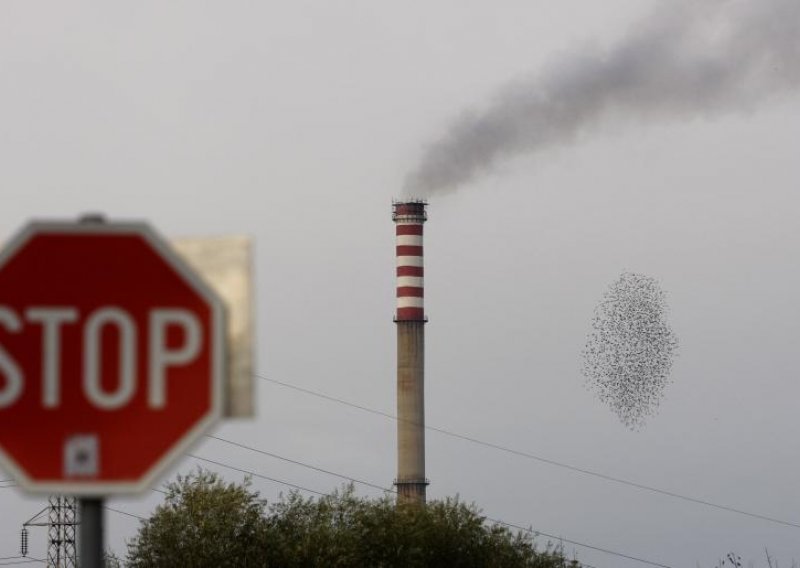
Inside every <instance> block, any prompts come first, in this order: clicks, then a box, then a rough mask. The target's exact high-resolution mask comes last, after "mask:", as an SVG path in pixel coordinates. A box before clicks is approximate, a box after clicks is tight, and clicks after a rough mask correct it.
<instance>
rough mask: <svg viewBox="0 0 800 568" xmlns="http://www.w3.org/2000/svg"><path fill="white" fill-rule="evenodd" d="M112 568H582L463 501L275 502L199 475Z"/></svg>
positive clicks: (342, 498) (291, 498) (246, 487)
mask: <svg viewBox="0 0 800 568" xmlns="http://www.w3.org/2000/svg"><path fill="white" fill-rule="evenodd" d="M109 565H111V566H114V565H116V566H126V567H130V568H156V567H172V566H175V567H178V566H180V567H187V568H201V567H202V568H205V567H227V566H236V567H269V568H317V567H319V568H322V567H325V568H331V567H339V568H350V567H353V568H356V567H357V568H367V567H375V568H444V567H447V568H450V567H452V568H579V567H580V564H579V563H578V562H577V561H575V560H570V559H567V558H566V557H565V556H564V554H563V552H562V550H561V549H560V547H558V546H553V545H552V544H548V545H546V546H545V547H544V548H541V549H539V548H537V546H536V544H535V543H534V541H533V539H532V538H531V536H530V535H529V534H528V533H525V532H512V531H511V530H509V529H507V528H506V527H503V526H499V525H494V524H489V523H487V522H486V520H485V518H484V517H482V516H481V514H480V512H479V511H478V510H477V508H476V507H475V506H474V505H467V504H465V503H463V502H461V501H460V500H458V499H446V500H444V501H433V502H431V503H429V504H428V505H427V506H425V507H418V506H401V507H398V506H396V505H395V502H394V499H392V498H391V496H386V497H384V498H381V499H368V498H364V497H358V496H357V495H355V493H354V491H353V489H352V487H346V488H344V489H343V490H341V491H338V492H335V493H333V494H331V495H326V496H322V497H316V498H306V497H303V496H301V495H300V494H299V493H297V492H293V493H290V494H288V495H286V496H284V497H282V498H281V499H280V500H279V501H277V502H275V503H267V502H266V501H265V500H263V499H261V498H260V497H259V494H258V492H257V491H254V490H253V489H252V488H251V486H250V483H249V481H248V480H245V481H244V482H243V483H230V482H225V481H223V480H222V479H221V478H220V477H219V476H218V475H217V474H215V473H212V472H209V471H205V470H198V471H196V472H194V473H191V474H189V475H187V476H178V478H177V479H176V480H175V481H173V482H171V483H169V484H168V485H167V487H166V496H165V498H164V502H163V503H162V504H161V505H159V506H158V507H157V508H156V510H155V512H154V513H153V515H152V516H151V517H150V518H148V519H147V520H144V521H142V522H141V525H140V527H139V530H138V533H137V535H136V536H135V537H134V538H133V539H132V540H131V541H129V542H128V549H127V553H126V555H125V559H124V561H123V560H120V559H117V558H116V557H114V555H110V557H109Z"/></svg>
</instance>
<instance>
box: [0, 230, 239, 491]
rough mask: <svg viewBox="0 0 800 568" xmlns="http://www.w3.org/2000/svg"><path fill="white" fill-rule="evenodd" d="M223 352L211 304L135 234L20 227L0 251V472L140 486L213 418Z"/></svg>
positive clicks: (43, 485)
mask: <svg viewBox="0 0 800 568" xmlns="http://www.w3.org/2000/svg"><path fill="white" fill-rule="evenodd" d="M224 347H225V339H224V308H223V305H222V303H221V301H220V300H219V299H218V298H217V296H216V294H215V293H214V292H213V291H212V290H211V289H210V288H209V287H208V286H207V285H206V284H204V283H203V282H202V281H201V280H200V278H198V276H197V275H195V274H194V272H193V271H192V270H191V269H190V268H189V267H188V266H187V265H186V264H185V263H184V262H183V260H181V259H180V258H179V257H178V256H177V255H176V254H175V253H174V252H173V251H172V250H171V249H170V248H169V246H168V245H167V244H166V243H165V242H164V241H163V240H162V239H160V238H159V237H158V236H157V235H156V234H155V233H154V232H153V231H152V230H151V229H150V228H149V227H148V226H147V225H146V224H141V223H109V224H105V223H92V224H74V223H33V224H30V225H28V226H27V227H26V228H25V229H23V230H22V231H21V232H20V234H18V235H17V236H16V237H15V238H14V239H13V240H12V241H11V242H10V244H9V245H8V246H7V247H6V248H5V249H4V250H3V251H2V253H0V466H2V467H3V468H4V469H7V470H9V471H11V472H12V473H13V474H14V476H15V477H16V478H17V480H18V482H19V483H20V484H21V485H22V486H23V487H25V488H27V489H29V490H31V491H36V492H47V493H70V494H77V495H105V494H109V493H131V492H138V491H141V490H143V489H145V488H147V487H148V486H150V485H151V484H152V482H153V480H154V479H155V478H156V477H157V476H158V475H159V474H161V473H162V472H163V471H164V470H165V469H166V468H167V467H168V466H169V465H170V463H171V462H172V461H174V459H175V458H177V456H179V455H180V454H181V453H183V452H184V451H185V450H186V449H187V447H188V446H189V445H190V444H191V443H192V442H193V441H195V440H196V439H197V438H198V437H200V436H201V435H202V434H203V433H204V432H205V431H206V429H207V428H209V427H210V426H211V425H212V424H213V423H214V422H216V421H217V420H218V419H219V416H220V413H221V408H222V381H223V374H224V363H225V349H224Z"/></svg>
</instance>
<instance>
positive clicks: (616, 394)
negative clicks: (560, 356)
mask: <svg viewBox="0 0 800 568" xmlns="http://www.w3.org/2000/svg"><path fill="white" fill-rule="evenodd" d="M667 312H668V306H667V302H666V294H665V293H664V291H663V290H662V289H661V287H660V286H659V283H658V282H657V281H656V280H655V279H654V278H651V277H649V276H645V275H642V274H635V273H631V272H626V273H623V274H622V275H621V276H620V277H619V279H618V280H616V281H615V282H614V283H613V284H611V286H610V287H609V289H608V291H607V292H606V293H605V294H604V295H603V298H602V301H601V302H600V303H599V304H598V306H597V308H595V314H594V318H593V319H592V325H591V331H590V332H589V335H588V337H587V340H586V347H585V348H584V351H583V359H584V360H583V373H584V375H585V376H586V385H587V387H588V388H589V389H590V390H592V391H594V392H595V393H596V395H597V397H598V398H599V399H600V400H601V401H603V402H604V403H605V404H607V405H608V406H609V408H610V409H611V410H612V411H613V412H614V413H615V414H616V415H617V416H618V417H619V419H620V421H621V422H622V423H623V424H624V425H625V426H627V427H628V428H630V429H632V430H637V429H639V428H641V427H642V426H644V424H645V422H646V420H647V418H648V417H650V416H652V415H653V414H654V413H655V411H656V410H657V409H658V405H659V403H660V402H661V400H662V398H663V396H664V390H665V388H666V386H667V384H669V383H670V381H671V378H670V377H671V370H672V362H673V358H674V356H675V354H676V352H677V348H678V339H677V337H676V335H675V333H674V332H673V331H672V329H671V328H670V326H669V323H668V322H667V317H666V316H667Z"/></svg>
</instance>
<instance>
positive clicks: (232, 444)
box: [206, 435, 395, 493]
mask: <svg viewBox="0 0 800 568" xmlns="http://www.w3.org/2000/svg"><path fill="white" fill-rule="evenodd" d="M206 437H207V438H211V439H213V440H218V441H220V442H225V443H226V444H230V445H231V446H236V447H237V448H242V449H244V450H249V451H251V452H256V453H258V454H261V455H264V456H268V457H271V458H275V459H279V460H281V461H285V462H289V463H293V464H295V465H299V466H302V467H305V468H308V469H313V470H314V471H319V472H320V473H326V474H328V475H333V476H334V477H339V478H341V479H344V480H347V481H352V482H355V483H360V484H361V485H366V486H367V487H372V488H374V489H380V490H381V491H390V492H392V493H395V491H394V490H393V489H390V488H388V487H383V486H382V485H378V484H376V483H371V482H369V481H364V480H363V479H355V478H353V477H348V476H346V475H341V474H339V473H336V472H335V471H330V470H327V469H322V468H321V467H317V466H314V465H310V464H307V463H303V462H300V461H296V460H293V459H290V458H287V457H283V456H279V455H278V454H273V453H272V452H267V451H265V450H260V449H258V448H254V447H252V446H246V445H245V444H240V443H239V442H234V441H233V440H226V439H225V438H220V437H219V436H212V435H208V436H206Z"/></svg>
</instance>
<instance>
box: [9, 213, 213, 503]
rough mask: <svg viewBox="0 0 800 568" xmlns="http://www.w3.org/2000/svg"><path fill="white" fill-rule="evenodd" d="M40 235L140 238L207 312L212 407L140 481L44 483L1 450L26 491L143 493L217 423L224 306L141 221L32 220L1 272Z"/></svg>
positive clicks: (11, 246) (16, 239)
mask: <svg viewBox="0 0 800 568" xmlns="http://www.w3.org/2000/svg"><path fill="white" fill-rule="evenodd" d="M42 234H91V235H104V234H108V235H138V236H141V237H142V238H144V239H145V241H147V243H148V244H150V246H151V247H153V249H154V250H155V251H156V252H157V253H158V254H159V255H161V257H162V258H163V259H164V260H166V261H167V263H168V264H169V265H170V266H171V267H172V269H173V270H175V272H177V273H178V275H179V276H181V277H182V278H183V279H184V281H186V282H187V283H188V284H189V285H190V286H191V287H192V289H193V290H194V291H195V292H196V293H197V294H198V295H199V296H200V297H202V298H203V299H204V300H206V302H208V304H209V306H210V307H211V336H212V337H211V341H212V351H211V368H212V377H211V381H212V384H211V388H212V392H211V408H210V409H209V411H208V412H207V413H206V415H205V416H203V417H202V418H201V419H200V420H199V421H198V422H197V423H196V424H195V425H194V426H193V427H192V428H191V429H190V430H189V431H188V432H187V433H186V434H185V435H184V436H183V438H181V440H180V441H178V443H177V444H175V445H174V446H173V447H172V448H171V449H170V450H169V451H167V453H166V454H164V455H163V456H162V457H161V459H159V460H158V461H157V462H156V463H155V464H154V465H153V466H152V467H151V468H150V469H149V470H148V471H147V472H146V473H145V474H144V475H143V476H142V478H141V479H140V480H139V481H134V482H108V481H87V482H85V483H74V482H66V481H64V482H62V481H54V482H46V481H45V482H43V481H37V480H33V479H30V478H28V476H27V475H26V474H25V472H24V471H23V470H22V468H21V467H19V466H17V464H16V462H15V461H14V460H13V458H12V457H11V456H10V455H9V454H7V453H6V452H5V451H4V450H3V448H2V446H0V465H2V467H3V469H6V470H7V471H8V472H9V473H10V474H11V475H12V476H13V477H14V479H15V480H16V481H17V483H19V485H20V486H21V487H22V489H24V490H25V491H28V492H30V493H42V494H54V493H56V494H58V493H61V494H66V495H77V496H97V497H102V496H105V495H125V494H128V495H129V494H135V493H142V492H144V491H146V490H148V489H150V488H151V487H152V486H153V483H154V482H155V481H156V480H157V479H158V478H160V477H161V476H162V475H164V474H165V473H166V472H167V471H168V470H169V469H170V468H171V467H173V466H174V465H176V464H177V462H178V460H179V459H180V457H181V456H182V455H183V454H185V453H186V452H187V451H188V450H189V448H190V447H191V446H193V445H194V444H195V443H196V442H197V441H198V440H199V439H200V438H201V437H202V436H203V434H205V433H206V432H207V431H208V430H209V429H210V428H211V427H212V426H214V425H215V424H216V423H217V422H219V420H220V418H221V417H222V410H223V400H222V398H223V383H224V381H225V373H226V369H227V366H226V361H225V357H226V345H225V341H226V339H225V337H226V333H225V330H226V327H225V323H226V322H225V305H224V304H223V302H222V300H221V299H220V298H219V297H218V296H217V294H216V292H214V290H213V289H212V288H211V286H209V285H208V284H206V283H205V282H204V281H203V279H202V278H201V277H200V276H199V275H198V274H197V273H196V272H195V271H194V270H193V269H191V268H190V267H189V265H188V264H187V263H186V261H184V260H183V258H182V257H181V256H180V255H179V254H177V253H176V252H175V251H173V250H172V248H171V247H170V246H169V245H168V244H167V241H166V240H164V239H162V238H161V237H160V236H159V235H158V233H156V231H154V230H153V228H152V227H151V226H150V225H149V224H147V223H144V222H113V221H112V222H105V221H104V222H87V223H76V222H68V221H33V222H31V223H29V224H28V225H26V226H25V227H23V229H22V230H21V231H20V232H19V233H17V234H16V235H15V236H14V238H13V239H11V240H10V241H9V243H8V245H7V246H6V247H5V248H4V249H3V250H2V251H0V271H2V269H3V266H5V264H6V263H7V262H8V261H9V260H10V259H11V258H13V257H14V256H15V255H16V254H17V252H18V251H19V250H20V249H21V248H22V247H23V246H24V245H25V244H26V243H27V242H28V241H29V240H30V239H31V238H32V237H34V236H35V235H42Z"/></svg>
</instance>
